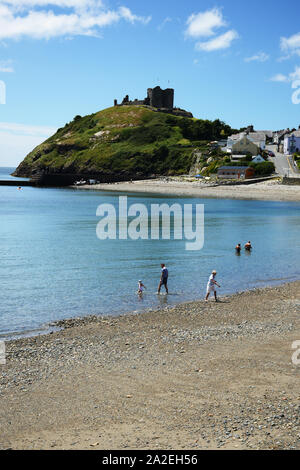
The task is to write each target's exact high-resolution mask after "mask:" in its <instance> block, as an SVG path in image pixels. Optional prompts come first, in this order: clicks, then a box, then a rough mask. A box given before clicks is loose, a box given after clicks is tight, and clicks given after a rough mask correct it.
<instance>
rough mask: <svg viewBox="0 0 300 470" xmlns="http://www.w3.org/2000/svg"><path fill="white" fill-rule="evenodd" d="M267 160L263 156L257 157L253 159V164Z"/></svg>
mask: <svg viewBox="0 0 300 470" xmlns="http://www.w3.org/2000/svg"><path fill="white" fill-rule="evenodd" d="M265 161H266V160H265V159H264V158H263V157H262V156H261V155H256V157H253V158H252V162H253V163H262V162H265Z"/></svg>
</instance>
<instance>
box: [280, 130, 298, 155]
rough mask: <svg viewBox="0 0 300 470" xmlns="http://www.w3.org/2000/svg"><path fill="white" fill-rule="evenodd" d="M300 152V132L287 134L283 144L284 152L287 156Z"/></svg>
mask: <svg viewBox="0 0 300 470" xmlns="http://www.w3.org/2000/svg"><path fill="white" fill-rule="evenodd" d="M299 151H300V130H298V131H295V132H292V133H291V134H285V136H284V142H283V152H284V154H285V155H292V154H293V153H295V152H299Z"/></svg>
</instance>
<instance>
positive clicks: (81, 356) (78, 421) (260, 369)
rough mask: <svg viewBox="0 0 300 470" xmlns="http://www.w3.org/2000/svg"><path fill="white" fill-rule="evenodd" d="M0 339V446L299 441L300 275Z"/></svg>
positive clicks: (293, 444) (288, 444)
mask: <svg viewBox="0 0 300 470" xmlns="http://www.w3.org/2000/svg"><path fill="white" fill-rule="evenodd" d="M58 326H61V327H63V329H62V330H60V331H56V332H53V333H52V334H48V335H43V336H42V335H41V336H37V337H31V338H22V339H18V340H13V341H8V342H7V343H6V352H7V361H6V365H0V397H1V410H0V425H1V435H0V448H1V449H7V448H12V449H299V448H300V423H299V416H300V389H299V375H300V365H295V364H293V362H292V354H293V352H294V351H293V350H292V343H293V342H294V341H296V340H300V281H297V282H294V283H289V284H285V285H283V286H280V287H272V288H265V289H256V290H253V291H249V292H244V293H238V294H235V295H233V296H230V297H223V298H221V301H220V302H217V303H216V302H214V301H213V300H210V301H209V302H207V303H206V302H204V301H203V300H199V301H196V302H189V303H184V304H180V305H177V306H175V307H169V308H166V309H161V310H157V311H151V312H145V313H141V314H137V315H134V314H128V315H123V316H120V317H117V318H115V317H87V318H83V319H82V318H80V319H79V318H78V319H70V320H65V321H62V322H59V323H58Z"/></svg>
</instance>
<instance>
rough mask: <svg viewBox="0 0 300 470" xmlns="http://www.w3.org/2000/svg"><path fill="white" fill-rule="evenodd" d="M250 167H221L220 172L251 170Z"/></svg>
mask: <svg viewBox="0 0 300 470" xmlns="http://www.w3.org/2000/svg"><path fill="white" fill-rule="evenodd" d="M250 168H251V167H250V166H220V167H219V168H218V170H249V169H250Z"/></svg>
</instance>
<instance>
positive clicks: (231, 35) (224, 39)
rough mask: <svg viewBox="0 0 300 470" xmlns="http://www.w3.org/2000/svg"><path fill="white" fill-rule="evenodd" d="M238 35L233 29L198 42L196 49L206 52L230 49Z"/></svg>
mask: <svg viewBox="0 0 300 470" xmlns="http://www.w3.org/2000/svg"><path fill="white" fill-rule="evenodd" d="M238 37H239V35H238V33H237V32H236V31H235V30H233V29H232V30H230V31H227V33H224V34H221V35H220V36H217V37H216V38H213V39H211V40H210V41H205V42H197V43H196V45H195V49H196V50H198V51H206V52H211V51H217V50H220V49H228V48H229V47H230V46H231V43H232V41H233V40H234V39H237V38H238Z"/></svg>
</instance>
